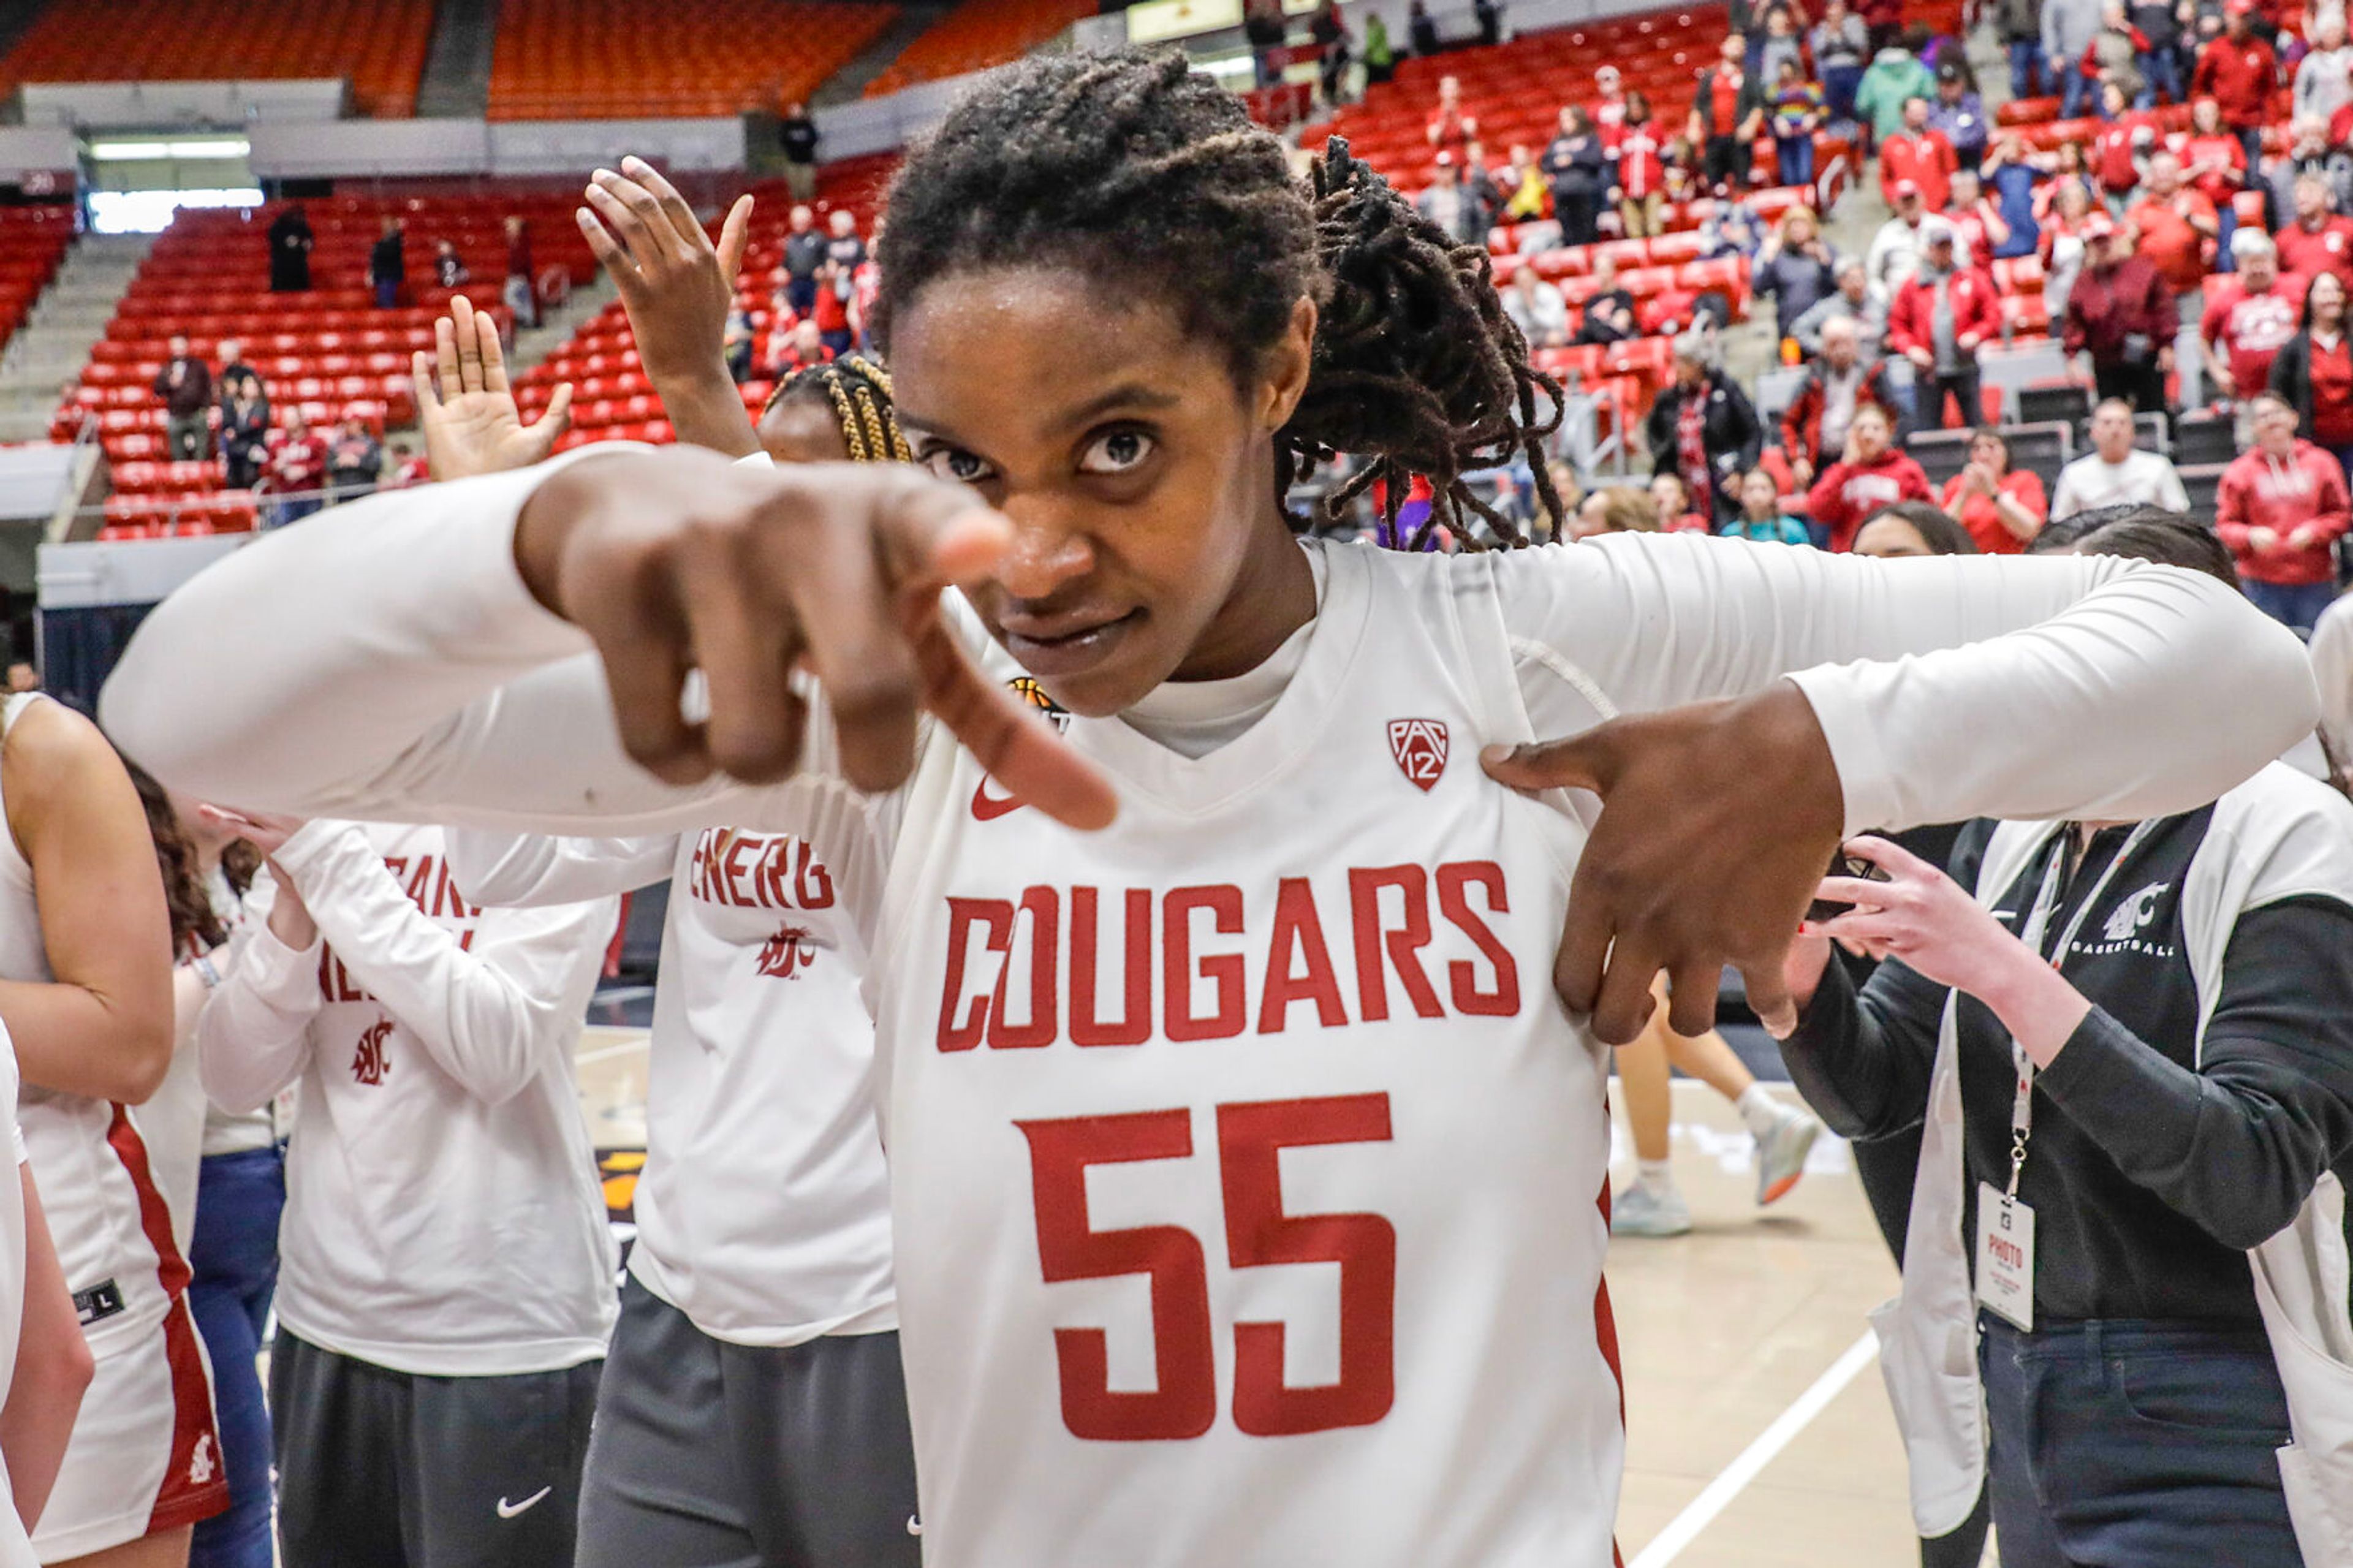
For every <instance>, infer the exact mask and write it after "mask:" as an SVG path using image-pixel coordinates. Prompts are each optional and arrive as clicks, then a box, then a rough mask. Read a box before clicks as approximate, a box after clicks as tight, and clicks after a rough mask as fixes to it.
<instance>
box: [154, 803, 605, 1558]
mask: <svg viewBox="0 0 2353 1568" xmlns="http://www.w3.org/2000/svg"><path fill="white" fill-rule="evenodd" d="M241 827H242V830H243V832H244V836H245V837H248V839H250V840H251V841H252V842H253V844H254V845H255V847H258V848H259V849H261V850H263V851H264V852H265V853H267V854H268V855H269V857H270V861H269V865H270V872H271V876H272V878H273V879H274V881H275V883H276V893H275V903H274V905H273V907H272V908H271V910H270V912H269V921H268V922H267V924H266V925H265V926H263V927H262V928H260V929H259V930H255V931H252V932H251V933H250V935H249V936H248V938H247V939H246V941H245V943H244V946H245V951H244V952H241V953H240V954H239V956H238V958H237V964H236V967H235V968H234V969H233V970H231V971H230V972H228V973H227V975H226V977H225V978H224V979H223V980H222V982H221V984H220V986H219V988H218V989H217V990H216V991H215V992H214V994H213V998H212V1002H211V1005H208V1006H207V1007H206V1009H205V1012H204V1016H203V1017H202V1019H201V1020H200V1021H199V1023H198V1025H197V1050H198V1053H199V1059H200V1061H201V1063H202V1065H203V1068H204V1083H205V1088H206V1091H207V1092H208V1093H209V1094H210V1095H211V1096H212V1098H213V1099H214V1100H216V1101H218V1102H219V1103H220V1104H221V1105H222V1107H223V1108H225V1109H227V1110H231V1111H241V1110H252V1109H254V1108H256V1107H259V1106H261V1105H265V1104H267V1103H269V1100H271V1099H272V1098H273V1097H274V1096H276V1095H277V1094H278V1093H279V1091H280V1090H281V1089H284V1088H286V1087H287V1086H288V1085H289V1084H294V1085H297V1086H299V1094H298V1098H297V1101H296V1110H295V1121H294V1134H293V1141H292V1142H291V1144H290V1147H289V1150H288V1154H287V1205H286V1212H285V1215H284V1220H283V1225H282V1227H281V1231H280V1241H279V1249H280V1277H279V1283H278V1293H277V1310H278V1322H279V1332H278V1336H277V1338H276V1340H275V1342H273V1344H272V1347H271V1352H270V1364H269V1382H270V1387H269V1395H270V1397H269V1405H270V1413H271V1418H272V1424H273V1426H274V1428H275V1434H274V1436H275V1440H276V1444H277V1460H278V1476H279V1495H278V1530H279V1545H280V1552H281V1560H282V1561H283V1562H284V1563H287V1564H288V1568H313V1565H317V1568H329V1565H332V1568H348V1565H350V1564H353V1563H381V1564H386V1565H390V1568H440V1565H443V1564H459V1563H469V1564H470V1563H502V1564H512V1565H515V1568H535V1565H540V1564H546V1565H549V1568H554V1565H558V1564H566V1565H568V1564H569V1563H571V1561H572V1553H573V1540H574V1528H575V1510H576V1509H577V1506H578V1489H579V1478H580V1465H581V1461H582V1458H583V1457H584V1456H585V1455H586V1449H587V1437H588V1423H589V1415H590V1412H591V1410H592V1409H593V1407H594V1405H595V1401H596V1372H597V1368H598V1365H599V1363H601V1361H602V1359H603V1357H604V1354H605V1342H606V1340H607V1336H608V1335H609V1334H610V1332H611V1330H612V1324H613V1316H614V1299H613V1274H614V1270H615V1268H617V1266H618V1261H619V1260H618V1258H617V1256H616V1255H615V1252H614V1248H613V1241H612V1237H611V1234H610V1230H609V1228H608V1226H607V1224H606V1219H605V1205H604V1199H603V1195H602V1194H601V1192H600V1190H599V1188H598V1186H597V1184H596V1173H595V1165H594V1159H595V1157H594V1154H593V1152H592V1151H591V1150H590V1148H589V1146H588V1136H587V1130H586V1126H585V1125H584V1124H583V1123H582V1121H581V1119H580V1110H579V1104H578V1100H577V1097H576V1096H577V1091H576V1089H575V1085H574V1080H573V1075H572V1052H573V1047H574V1045H575V1042H576V1040H577V1038H578V1034H579V1027H580V1019H581V1016H582V1013H583V1010H584V1009H585V1008H586V1005H587V1001H588V995H589V993H590V992H591V991H592V990H594V989H595V987H596V974H597V971H598V968H599V967H600V964H601V962H602V960H603V957H604V953H605V950H606V946H607V942H609V940H610V938H611V936H612V933H613V927H614V920H615V916H616V912H617V910H616V906H615V903H614V901H613V900H598V901H596V902H594V903H587V904H575V905H567V906H565V907H562V908H558V909H551V910H480V909H477V908H475V907H474V906H473V905H471V904H470V903H469V902H468V901H467V900H464V899H463V898H462V897H460V896H459V893H458V891H457V889H456V888H455V887H454V885H453V884H452V882H451V879H450V877H449V871H448V862H447V859H446V857H445V856H444V853H443V849H442V838H441V831H440V829H438V828H435V827H414V826H389V827H370V828H363V827H360V826H354V825H352V824H349V823H338V822H331V821H314V822H310V823H307V824H301V825H296V824H293V823H290V822H287V821H283V820H280V819H271V818H253V819H248V820H247V821H245V822H244V823H242V824H241Z"/></svg>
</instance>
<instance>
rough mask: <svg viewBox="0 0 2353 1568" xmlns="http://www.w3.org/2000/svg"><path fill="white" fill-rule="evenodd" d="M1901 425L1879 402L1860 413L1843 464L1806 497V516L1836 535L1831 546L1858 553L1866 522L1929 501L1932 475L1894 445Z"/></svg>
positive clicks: (1827, 473) (1827, 472) (1822, 477)
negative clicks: (1893, 506) (1900, 505)
mask: <svg viewBox="0 0 2353 1568" xmlns="http://www.w3.org/2000/svg"><path fill="white" fill-rule="evenodd" d="M1894 437H1895V422H1894V420H1893V419H1892V418H1890V417H1889V416H1888V414H1887V411H1886V410H1885V409H1884V408H1883V407H1881V406H1880V405H1878V404H1875V403H1865V404H1863V405H1862V406H1860V407H1858V408H1857V409H1856V410H1855V411H1854V417H1853V419H1852V420H1851V421H1850V422H1849V423H1848V425H1847V427H1846V443H1845V446H1844V447H1843V448H1842V450H1841V453H1840V455H1839V460H1838V461H1837V462H1835V463H1832V464H1831V466H1830V467H1829V468H1825V469H1823V470H1822V471H1821V473H1820V476H1819V477H1817V478H1816V479H1815V480H1814V482H1813V486H1812V488H1811V489H1809V490H1808V491H1807V492H1806V512H1807V515H1808V516H1810V517H1811V518H1812V519H1813V520H1814V521H1815V522H1816V523H1818V524H1820V526H1821V527H1822V528H1825V529H1827V530H1829V531H1830V544H1829V547H1830V548H1831V549H1832V550H1838V551H1846V550H1852V549H1853V548H1854V536H1855V534H1856V532H1857V531H1860V530H1861V529H1862V522H1863V520H1864V519H1865V518H1867V517H1869V516H1871V515H1872V514H1873V512H1875V511H1877V510H1879V509H1880V508H1882V507H1883V506H1887V505H1889V504H1890V503H1892V502H1894V501H1899V500H1929V499H1930V497H1931V495H1932V494H1933V493H1934V492H1932V491H1931V490H1930V489H1928V476H1927V475H1926V474H1925V473H1923V472H1921V470H1920V465H1919V464H1917V463H1915V462H1914V461H1913V460H1912V459H1911V458H1909V457H1907V456H1905V454H1904V453H1903V452H1900V451H1898V450H1897V449H1896V448H1895V447H1894Z"/></svg>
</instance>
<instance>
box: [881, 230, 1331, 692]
mask: <svg viewBox="0 0 2353 1568" xmlns="http://www.w3.org/2000/svg"><path fill="white" fill-rule="evenodd" d="M1313 335H1314V310H1313V309H1312V308H1311V307H1308V306H1307V305H1306V304H1305V303H1304V302H1302V306H1301V308H1300V310H1299V311H1298V312H1297V313H1295V315H1294V318H1293V323H1292V328H1291V330H1290V331H1289V332H1288V333H1287V334H1286V336H1285V338H1284V339H1283V340H1282V342H1281V343H1279V344H1278V345H1277V346H1276V348H1275V349H1274V350H1272V351H1271V352H1270V353H1269V354H1268V355H1267V356H1265V357H1266V363H1267V366H1268V369H1267V370H1266V373H1265V374H1264V375H1263V376H1253V377H1252V378H1251V379H1250V384H1248V385H1247V386H1241V387H1238V386H1237V385H1236V384H1235V378H1234V376H1233V374H1232V373H1231V370H1230V368H1229V362H1228V360H1227V357H1226V354H1225V353H1224V351H1223V349H1222V347H1221V346H1220V345H1219V344H1217V343H1214V342H1208V341H1205V340H1202V339H1198V338H1194V337H1188V336H1187V334H1186V333H1185V331H1183V329H1182V327H1181V325H1180V324H1179V322H1178V321H1177V319H1176V316H1175V314H1174V313H1173V312H1170V311H1168V310H1164V309H1161V308H1159V307H1157V306H1154V305H1150V304H1136V303H1133V302H1130V301H1125V300H1117V299H1113V298H1108V297H1107V296H1106V295H1105V294H1104V292H1103V291H1102V290H1100V289H1097V288H1096V287H1095V286H1094V285H1093V284H1092V283H1091V282H1090V281H1089V280H1088V279H1086V278H1085V277H1084V276H1082V274H1080V273H1079V272H1077V271H1076V270H1073V269H1067V268H1026V267H1025V268H991V269H987V270H982V271H975V272H965V273H955V274H951V275H949V276H947V277H944V278H942V279H939V280H938V281H937V282H934V283H932V284H930V285H929V286H927V287H926V288H924V289H923V291H922V292H920V293H919V294H917V295H915V296H914V297H913V299H912V300H909V301H908V302H907V303H906V304H905V305H904V306H902V307H901V309H900V310H899V311H898V313H897V316H896V318H895V320H894V321H893V326H892V334H891V366H892V377H893V380H894V381H895V383H896V386H895V392H896V395H897V398H898V404H899V418H900V423H901V425H902V426H903V427H904V429H905V431H906V434H907V438H908V441H909V443H910V444H911V445H912V446H913V449H914V453H915V458H916V460H917V461H918V462H920V463H923V465H924V466H926V467H927V468H930V469H931V470H932V471H933V472H934V473H935V474H937V475H939V476H940V477H942V478H944V479H955V480H957V481H959V482H961V483H965V484H968V485H970V486H972V487H973V488H974V489H976V490H978V491H979V492H980V493H981V494H982V495H983V496H984V497H986V498H987V500H988V501H989V503H990V504H991V505H992V506H994V507H996V508H997V510H1000V511H1002V512H1003V513H1004V514H1005V515H1006V516H1007V517H1008V519H1010V520H1011V521H1012V523H1013V525H1014V531H1015V537H1014V544H1013V547H1012V549H1011V550H1010V551H1009V552H1008V553H1007V555H1006V557H1005V559H1004V560H1003V561H1002V562H1001V563H999V565H998V567H997V572H996V574H995V575H994V576H993V577H992V578H991V579H990V580H989V581H988V582H987V583H984V584H979V585H977V586H976V587H975V588H974V589H972V590H971V593H970V597H971V601H972V604H973V607H974V608H975V609H976V611H978V612H979V615H980V617H981V619H982V621H983V622H984V623H985V624H986V625H987V627H988V629H989V631H990V633H991V634H992V635H993V636H995V637H997V640H998V641H999V642H1000V643H1002V644H1003V645H1004V646H1005V647H1006V649H1007V650H1008V652H1010V653H1011V654H1012V655H1013V657H1014V658H1016V659H1018V661H1019V662H1020V663H1021V665H1022V667H1023V668H1026V669H1028V670H1029V672H1030V673H1031V674H1032V675H1034V676H1036V677H1037V678H1038V679H1039V682H1040V684H1042V685H1043V686H1044V687H1045V689H1046V690H1047V692H1048V694H1049V695H1050V696H1051V697H1052V698H1053V699H1054V700H1055V701H1057V702H1059V703H1060V704H1061V705H1062V706H1063V707H1065V708H1067V709H1070V710H1071V711H1073V712H1076V713H1081V714H1085V715H1089V716H1093V717H1100V716H1103V715H1105V714H1111V713H1116V712H1119V711H1121V710H1124V709H1126V708H1128V707H1131V706H1133V705H1134V703H1135V702H1136V701H1137V700H1139V699H1141V698H1142V697H1144V696H1145V694H1146V693H1148V692H1150V691H1151V690H1152V689H1154V688H1155V687H1156V686H1158V685H1159V684H1160V683H1161V682H1163V681H1165V680H1168V679H1187V680H1202V679H1219V678H1221V677H1226V676H1232V675H1238V674H1240V673H1242V672H1243V671H1246V670H1248V669H1250V668H1253V667H1254V666H1255V665H1256V664H1258V663H1259V662H1260V661H1261V659H1263V658H1265V657H1266V656H1267V655H1268V654H1270V653H1271V652H1272V651H1273V649H1274V648H1275V647H1277V646H1278V645H1279V644H1280V643H1281V642H1282V638H1283V637H1286V636H1288V635H1289V634H1290V632H1291V631H1292V630H1294V629H1296V627H1297V626H1300V625H1301V624H1303V622H1304V621H1305V620H1306V618H1307V617H1308V616H1310V615H1312V614H1313V590H1312V579H1311V578H1310V577H1309V575H1308V574H1307V573H1306V570H1305V563H1304V562H1303V559H1302V558H1301V556H1300V553H1299V551H1298V548H1297V546H1296V545H1295V544H1294V543H1293V541H1292V538H1291V535H1290V531H1289V529H1288V528H1287V527H1286V526H1285V525H1284V523H1283V521H1282V516H1281V514H1280V512H1279V511H1278V510H1277V508H1276V504H1275V494H1274V447H1273V439H1272V437H1273V436H1274V433H1275V432H1276V431H1277V430H1278V429H1280V428H1281V426H1282V423H1283V421H1284V420H1286V419H1287V418H1289V416H1290V414H1291V410H1292V408H1293V406H1294V405H1296V403H1297V401H1298V397H1299V394H1300V392H1301V391H1302V390H1303V387H1304V384H1305V379H1306V363H1307V346H1308V343H1309V342H1311V341H1312V338H1313Z"/></svg>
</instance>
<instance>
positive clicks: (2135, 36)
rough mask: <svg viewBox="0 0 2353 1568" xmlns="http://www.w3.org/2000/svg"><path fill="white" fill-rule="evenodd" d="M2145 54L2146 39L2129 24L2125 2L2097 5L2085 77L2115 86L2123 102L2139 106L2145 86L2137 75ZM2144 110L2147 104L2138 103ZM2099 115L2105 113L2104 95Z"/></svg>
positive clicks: (2086, 49) (2108, 1) (2109, 0)
mask: <svg viewBox="0 0 2353 1568" xmlns="http://www.w3.org/2000/svg"><path fill="white" fill-rule="evenodd" d="M2147 53H2148V39H2147V37H2145V36H2144V35H2143V34H2142V32H2141V30H2140V29H2139V28H2137V27H2136V26H2133V25H2132V16H2131V13H2130V12H2128V11H2126V9H2125V4H2124V0H2103V4H2102V5H2101V6H2100V26H2099V31H2097V32H2095V33H2094V34H2093V35H2092V41H2091V43H2090V44H2088V45H2086V46H2085V47H2084V58H2083V62H2082V69H2083V72H2084V75H2085V76H2087V77H2089V78H2091V79H2092V80H2093V81H2094V82H2096V83H2098V84H2099V85H2100V86H2102V87H2108V86H2112V85H2113V86H2115V87H2116V88H2117V89H2120V90H2121V91H2122V93H2123V95H2124V101H2125V102H2126V103H2138V100H2140V98H2141V97H2142V95H2143V94H2144V93H2145V92H2146V91H2147V87H2148V83H2147V81H2145V80H2144V79H2142V77H2141V74H2140V65H2139V61H2140V58H2141V57H2142V56H2143V55H2146V54H2147ZM2138 107H2140V108H2143V109H2146V108H2147V107H2148V105H2147V104H2146V103H2138ZM2101 112H2102V114H2103V115H2104V116H2105V115H2106V113H2107V109H2106V104H2105V95H2103V102H2102V107H2101Z"/></svg>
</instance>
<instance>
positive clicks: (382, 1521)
mask: <svg viewBox="0 0 2353 1568" xmlns="http://www.w3.org/2000/svg"><path fill="white" fill-rule="evenodd" d="M603 1364H604V1363H601V1362H593V1361H592V1362H585V1363H582V1364H580V1365H578V1366H575V1367H567V1368H565V1369H564V1370H563V1371H560V1372H538V1373H522V1374H520V1375H517V1376H512V1377H426V1376H422V1375H419V1374H417V1373H405V1372H394V1371H392V1370H391V1369H390V1368H388V1367H382V1366H377V1365H375V1363H371V1362H364V1361H358V1360H354V1359H353V1358H352V1357H350V1356H344V1355H337V1354H336V1353H335V1352H332V1351H325V1350H321V1349H320V1348H319V1347H318V1346H316V1345H313V1344H308V1343H305V1342H303V1341H301V1340H300V1339H297V1338H296V1337H295V1336H294V1335H292V1334H291V1333H289V1332H288V1331H286V1330H285V1329H284V1328H283V1327H282V1326H281V1327H280V1330H279V1331H278V1341H277V1343H276V1345H275V1346H274V1347H273V1349H272V1350H271V1352H270V1356H269V1409H270V1415H271V1419H272V1421H273V1423H274V1424H275V1426H276V1439H277V1450H278V1542H279V1550H280V1562H282V1563H284V1564H285V1565H286V1568H572V1552H573V1545H574V1542H575V1538H576V1534H577V1531H578V1525H579V1509H580V1467H581V1464H582V1462H583V1461H584V1460H585V1459H586V1458H587V1455H588V1424H589V1419H590V1417H591V1415H593V1414H594V1413H595V1410H596V1376H597V1373H598V1371H599V1369H600V1368H601V1367H602V1365H603Z"/></svg>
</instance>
